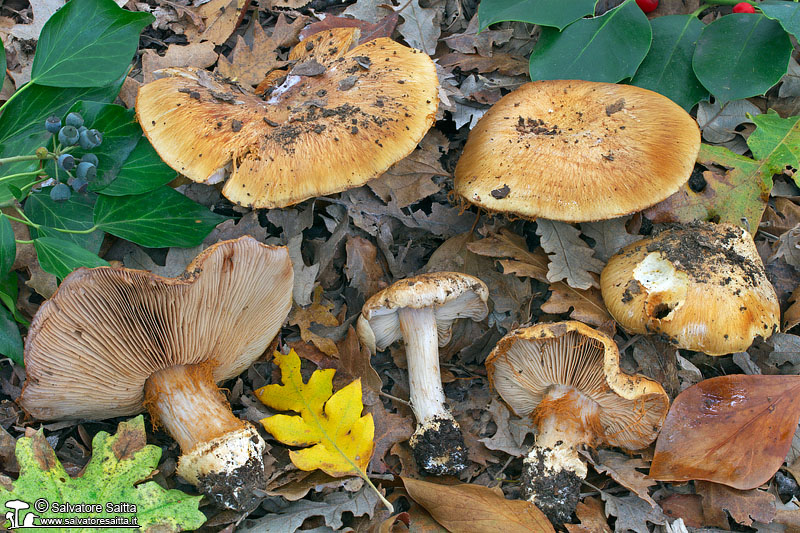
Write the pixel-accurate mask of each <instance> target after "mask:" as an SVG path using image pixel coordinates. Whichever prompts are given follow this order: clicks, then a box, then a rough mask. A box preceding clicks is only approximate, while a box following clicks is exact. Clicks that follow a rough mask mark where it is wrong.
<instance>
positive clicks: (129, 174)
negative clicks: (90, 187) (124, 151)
mask: <svg viewBox="0 0 800 533" xmlns="http://www.w3.org/2000/svg"><path fill="white" fill-rule="evenodd" d="M176 176H177V174H176V172H175V171H174V170H172V169H171V168H169V167H168V166H167V165H166V164H164V162H163V161H162V160H161V158H160V157H159V156H158V154H157V153H156V151H155V149H154V148H153V146H152V145H151V144H150V142H149V141H148V140H147V138H146V137H144V136H142V137H141V138H140V139H139V143H138V144H137V145H136V148H134V149H133V152H131V154H130V155H129V156H128V159H126V160H125V164H124V165H122V168H121V169H120V170H119V174H118V175H117V177H116V178H115V179H114V180H113V181H112V182H111V183H109V184H108V185H107V186H105V187H102V188H99V189H97V192H99V193H100V194H105V195H108V196H126V195H130V194H144V193H147V192H150V191H153V190H155V189H158V188H159V187H161V186H162V185H166V184H167V183H169V182H170V181H172V180H174V179H175V177H176Z"/></svg>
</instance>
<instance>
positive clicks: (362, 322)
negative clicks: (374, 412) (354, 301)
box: [358, 272, 489, 352]
mask: <svg viewBox="0 0 800 533" xmlns="http://www.w3.org/2000/svg"><path fill="white" fill-rule="evenodd" d="M488 297H489V290H488V288H487V287H486V284H485V283H484V282H483V281H481V280H480V279H478V278H476V277H475V276H470V275H469V274H462V273H460V272H430V273H427V274H420V275H419V276H414V277H412V278H406V279H403V280H400V281H398V282H396V283H395V284H393V285H391V286H389V287H387V288H386V289H384V290H382V291H380V292H378V293H375V294H374V295H372V297H371V298H370V299H369V300H367V301H366V303H365V304H364V307H362V309H361V316H360V317H359V319H358V335H359V337H360V338H361V342H362V343H364V344H365V345H366V346H367V347H369V348H370V350H371V351H372V352H375V350H376V349H378V350H383V349H385V348H386V347H387V346H389V345H390V344H392V343H393V342H395V341H397V340H400V339H402V338H403V332H402V330H401V329H400V321H399V319H398V317H397V310H398V309H402V308H405V307H409V308H412V309H423V308H426V307H432V308H433V309H434V314H435V317H436V327H437V329H438V332H439V346H444V345H445V344H447V343H448V342H450V334H451V331H452V325H453V321H454V320H456V319H458V318H471V319H472V320H483V319H484V318H486V315H487V314H488V307H487V305H486V300H487V299H488Z"/></svg>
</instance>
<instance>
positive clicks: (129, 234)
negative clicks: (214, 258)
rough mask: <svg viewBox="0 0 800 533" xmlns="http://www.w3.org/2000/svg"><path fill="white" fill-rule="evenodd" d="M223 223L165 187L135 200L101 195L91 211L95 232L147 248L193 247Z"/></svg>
mask: <svg viewBox="0 0 800 533" xmlns="http://www.w3.org/2000/svg"><path fill="white" fill-rule="evenodd" d="M226 219H227V217H223V216H221V215H218V214H216V213H213V212H211V211H210V210H209V209H208V208H207V207H204V206H202V205H200V204H198V203H195V202H193V201H192V200H190V199H188V198H186V197H185V196H184V195H182V194H181V193H179V192H177V191H175V190H173V189H171V188H169V187H161V188H159V189H156V190H154V191H152V192H150V193H147V194H140V195H137V196H102V195H101V196H100V197H99V198H98V199H97V204H96V205H95V208H94V223H95V224H96V225H97V226H98V227H99V228H101V229H103V230H105V231H107V232H108V233H111V234H112V235H116V236H117V237H120V238H123V239H127V240H129V241H132V242H135V243H136V244H139V245H141V246H148V247H151V248H161V247H166V246H181V247H185V248H188V247H190V246H197V245H198V244H200V243H201V242H203V239H204V238H205V237H206V235H208V233H209V232H210V231H211V230H212V229H213V228H214V227H215V226H216V225H217V224H219V223H221V222H222V221H224V220H226Z"/></svg>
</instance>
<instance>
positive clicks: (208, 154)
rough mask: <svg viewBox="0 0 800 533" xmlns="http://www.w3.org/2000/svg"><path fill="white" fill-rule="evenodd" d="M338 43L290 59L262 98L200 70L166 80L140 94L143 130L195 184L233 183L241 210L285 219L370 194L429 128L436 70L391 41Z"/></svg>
mask: <svg viewBox="0 0 800 533" xmlns="http://www.w3.org/2000/svg"><path fill="white" fill-rule="evenodd" d="M350 31H351V32H352V30H350ZM325 33H328V32H325ZM330 35H331V37H330V39H332V42H335V43H337V44H336V45H335V46H328V45H326V44H325V43H326V41H325V40H324V38H323V37H324V36H323V37H317V38H312V39H310V40H308V42H301V43H300V44H299V45H298V48H296V50H298V49H299V50H301V51H302V53H295V54H294V55H293V56H292V57H295V58H296V57H302V58H303V61H302V62H299V63H297V64H295V65H294V66H293V68H292V70H290V71H289V72H288V74H286V75H283V74H280V73H276V74H271V75H269V76H268V78H267V80H266V82H264V83H262V85H260V86H259V88H261V89H265V88H266V92H265V93H264V94H263V95H261V94H256V93H255V92H254V91H253V90H252V89H251V88H249V87H243V86H241V85H239V84H237V83H236V82H233V81H231V80H227V79H225V78H223V77H221V76H219V75H217V74H212V73H210V72H207V71H204V70H198V69H177V68H174V69H166V70H165V71H164V73H165V74H167V76H168V77H166V78H162V79H160V80H156V81H154V82H152V83H149V84H146V85H143V86H142V87H141V88H140V89H139V94H138V97H137V101H136V114H137V117H138V119H139V123H140V124H141V126H142V130H143V131H144V133H145V135H146V136H147V138H148V139H149V140H150V142H151V144H152V145H153V147H154V148H155V149H156V151H157V152H158V154H159V155H160V156H161V158H162V159H163V160H164V161H165V162H166V163H167V164H168V165H170V166H171V167H172V168H174V169H175V170H177V171H178V172H180V173H181V174H184V175H185V176H187V177H188V178H189V179H191V180H193V181H196V182H207V183H215V182H218V181H221V180H222V179H224V177H225V176H226V175H229V177H228V180H227V182H226V183H225V186H224V188H223V190H222V192H223V194H224V195H225V196H226V197H227V198H228V199H229V200H231V201H233V202H236V203H239V204H241V205H246V206H252V207H269V208H272V207H285V206H287V205H291V204H295V203H297V202H301V201H303V200H305V199H307V198H312V197H316V196H322V195H325V194H330V193H335V192H339V191H343V190H346V189H349V188H352V187H358V186H360V185H363V184H364V183H366V182H367V181H368V180H370V179H372V178H374V177H377V176H379V175H380V174H381V173H383V172H384V171H386V170H387V169H388V168H389V167H390V166H391V165H393V164H394V163H396V162H397V161H399V160H400V159H402V158H403V157H405V156H407V155H408V154H409V153H411V152H412V151H413V150H414V148H415V147H416V146H417V143H418V142H419V141H420V140H421V139H422V137H423V136H424V135H425V133H426V132H427V131H428V129H429V128H430V127H431V125H432V124H433V121H434V117H435V114H436V108H437V105H438V81H437V77H436V69H435V66H434V64H433V61H431V59H430V57H428V56H427V55H426V54H424V53H423V52H420V51H419V50H415V49H412V48H408V47H406V46H403V45H400V44H398V43H396V42H394V41H392V40H390V39H387V38H380V39H375V40H373V41H369V42H367V43H365V44H362V45H359V46H356V47H355V48H353V49H352V50H349V51H346V50H344V49H343V46H344V45H343V44H342V42H343V41H344V42H346V43H348V44H349V43H350V42H352V39H350V38H349V37H348V36H347V35H345V36H344V37H346V38H345V39H340V38H338V36H337V34H336V33H335V32H334V31H333V30H332V31H331V32H330ZM309 46H310V48H308V49H306V47H309ZM293 52H294V51H293Z"/></svg>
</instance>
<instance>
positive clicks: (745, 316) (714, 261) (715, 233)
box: [600, 223, 780, 355]
mask: <svg viewBox="0 0 800 533" xmlns="http://www.w3.org/2000/svg"><path fill="white" fill-rule="evenodd" d="M600 287H601V290H602V293H603V300H604V301H605V304H606V307H607V308H608V311H609V312H610V313H611V315H612V316H613V317H614V319H615V320H616V321H617V322H619V323H620V325H622V327H624V328H625V329H626V330H628V331H631V332H634V333H641V334H647V333H658V334H661V335H663V336H665V337H667V338H668V339H669V340H670V341H671V342H673V343H674V344H676V345H677V346H679V347H680V348H685V349H689V350H696V351H701V352H705V353H707V354H709V355H724V354H729V353H735V352H741V351H744V350H746V349H747V348H748V347H749V346H750V345H751V344H752V342H753V339H754V338H755V337H756V336H757V335H760V336H761V337H764V338H766V337H769V336H770V335H772V333H773V332H775V331H777V330H778V324H779V317H780V306H779V304H778V298H777V295H776V294H775V289H774V288H773V287H772V285H771V284H770V282H769V280H768V279H767V276H766V273H765V272H764V265H763V263H762V262H761V258H760V257H759V255H758V251H757V250H756V247H755V244H754V243H753V238H752V237H751V236H750V234H749V233H748V232H747V231H745V230H744V229H742V228H740V227H738V226H734V225H731V224H719V225H717V224H711V223H696V224H692V225H689V226H685V227H677V228H670V229H667V230H664V231H662V232H661V233H659V234H658V235H656V236H655V237H651V238H647V239H643V240H641V241H638V242H635V243H633V244H631V245H629V246H627V247H625V248H623V249H622V250H620V251H619V252H618V253H617V255H615V256H614V257H612V258H611V259H610V260H609V261H608V264H607V265H606V267H605V269H604V270H603V272H602V274H601V276H600Z"/></svg>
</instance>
